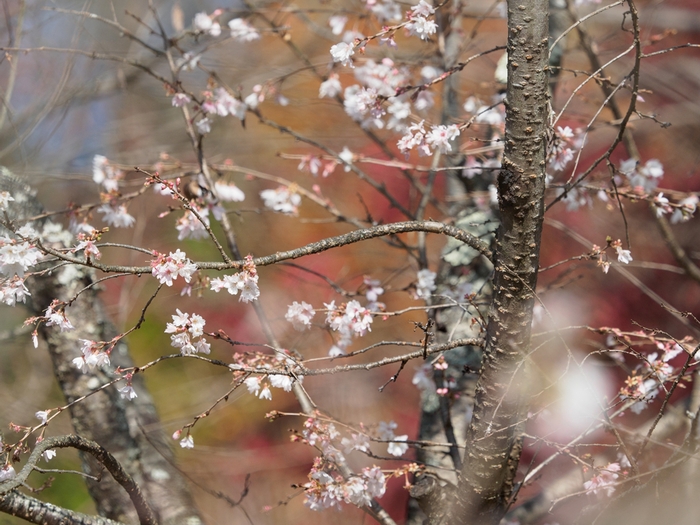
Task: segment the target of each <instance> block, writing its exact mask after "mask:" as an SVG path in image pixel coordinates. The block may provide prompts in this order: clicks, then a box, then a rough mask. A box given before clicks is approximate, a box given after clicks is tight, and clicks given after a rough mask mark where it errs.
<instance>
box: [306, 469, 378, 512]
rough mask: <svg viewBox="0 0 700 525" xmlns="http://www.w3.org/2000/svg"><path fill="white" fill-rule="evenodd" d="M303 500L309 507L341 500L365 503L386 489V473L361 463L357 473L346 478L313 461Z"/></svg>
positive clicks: (317, 506)
mask: <svg viewBox="0 0 700 525" xmlns="http://www.w3.org/2000/svg"><path fill="white" fill-rule="evenodd" d="M304 490H305V494H306V499H305V501H304V504H305V505H306V506H308V507H309V508H310V509H311V510H323V509H326V508H331V507H337V508H340V504H341V503H343V502H344V503H349V504H352V505H356V506H358V507H364V506H366V505H369V504H370V503H371V501H372V499H374V498H380V497H382V496H383V495H384V492H386V477H385V476H384V473H383V472H382V470H381V469H380V468H379V467H377V466H372V467H365V468H363V469H362V473H361V474H359V475H352V476H350V477H348V478H347V479H344V478H343V477H342V476H340V475H338V474H335V475H334V471H333V470H329V469H328V467H327V466H326V465H325V464H324V462H323V461H317V462H316V463H314V466H313V467H312V468H311V471H310V472H309V482H308V483H306V484H304Z"/></svg>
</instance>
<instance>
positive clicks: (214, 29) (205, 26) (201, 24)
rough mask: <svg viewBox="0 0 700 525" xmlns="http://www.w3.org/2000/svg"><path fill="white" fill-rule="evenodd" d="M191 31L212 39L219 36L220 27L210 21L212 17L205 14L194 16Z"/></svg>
mask: <svg viewBox="0 0 700 525" xmlns="http://www.w3.org/2000/svg"><path fill="white" fill-rule="evenodd" d="M217 14H218V13H217ZM192 29H193V30H194V31H196V32H201V33H207V34H208V35H211V36H214V37H217V36H219V35H221V25H220V24H219V23H218V22H215V21H214V20H212V16H209V15H208V14H207V13H206V12H202V13H197V14H196V15H194V20H192Z"/></svg>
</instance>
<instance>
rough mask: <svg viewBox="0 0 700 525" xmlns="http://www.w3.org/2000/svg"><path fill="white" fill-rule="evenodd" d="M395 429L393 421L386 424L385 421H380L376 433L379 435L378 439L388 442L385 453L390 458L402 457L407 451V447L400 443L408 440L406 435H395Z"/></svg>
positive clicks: (395, 425)
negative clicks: (390, 456)
mask: <svg viewBox="0 0 700 525" xmlns="http://www.w3.org/2000/svg"><path fill="white" fill-rule="evenodd" d="M397 427H398V425H397V424H396V423H394V422H393V421H389V422H388V423H387V422H385V421H380V422H379V428H378V429H377V433H378V434H379V439H381V440H382V441H389V442H390V443H389V445H388V446H387V452H388V453H389V454H391V455H392V456H403V455H404V454H405V453H406V451H407V450H408V445H407V444H406V443H402V441H406V440H407V439H408V434H403V435H401V436H397V435H395V434H394V430H395V429H396V428H397Z"/></svg>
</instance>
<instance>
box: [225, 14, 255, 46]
mask: <svg viewBox="0 0 700 525" xmlns="http://www.w3.org/2000/svg"><path fill="white" fill-rule="evenodd" d="M228 27H229V29H230V30H231V37H232V38H233V39H234V40H235V41H237V42H253V41H254V40H259V39H260V33H259V32H258V30H257V29H255V28H254V27H253V26H252V25H250V23H249V22H248V21H247V20H245V19H244V18H234V19H233V20H231V21H230V22H229V23H228Z"/></svg>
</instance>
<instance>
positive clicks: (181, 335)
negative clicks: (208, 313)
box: [165, 309, 211, 355]
mask: <svg viewBox="0 0 700 525" xmlns="http://www.w3.org/2000/svg"><path fill="white" fill-rule="evenodd" d="M175 312H176V313H175V314H174V315H173V316H172V318H173V321H172V323H167V324H166V325H165V333H166V334H172V335H171V336H170V345H171V346H173V347H175V348H179V349H180V353H181V354H182V355H193V354H197V353H202V354H208V353H209V352H210V351H211V350H210V346H209V344H208V343H206V341H205V340H204V339H203V338H202V339H200V340H198V341H193V339H196V338H198V337H202V336H203V335H204V325H205V324H206V321H205V320H204V319H203V318H202V316H200V315H197V314H192V315H190V314H188V313H185V312H181V311H180V309H176V310H175Z"/></svg>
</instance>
